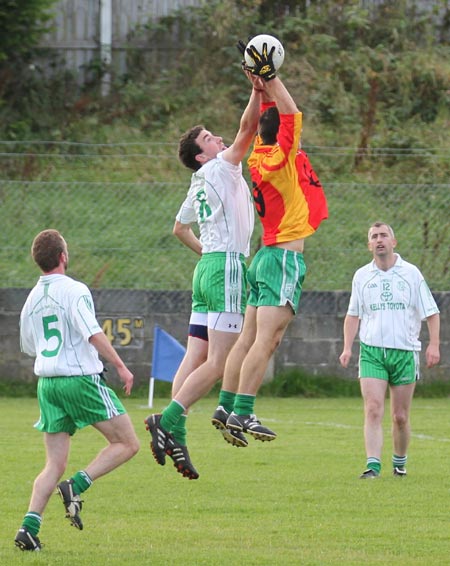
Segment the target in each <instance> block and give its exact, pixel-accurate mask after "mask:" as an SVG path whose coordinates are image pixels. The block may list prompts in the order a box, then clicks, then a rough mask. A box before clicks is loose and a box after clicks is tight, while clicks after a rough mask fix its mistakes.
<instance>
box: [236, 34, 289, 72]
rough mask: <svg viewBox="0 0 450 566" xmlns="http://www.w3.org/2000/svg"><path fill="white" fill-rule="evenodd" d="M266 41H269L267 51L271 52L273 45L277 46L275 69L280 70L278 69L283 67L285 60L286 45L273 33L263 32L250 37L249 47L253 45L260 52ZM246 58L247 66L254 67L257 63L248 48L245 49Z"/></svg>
mask: <svg viewBox="0 0 450 566" xmlns="http://www.w3.org/2000/svg"><path fill="white" fill-rule="evenodd" d="M264 43H267V53H270V50H271V49H272V47H274V46H275V51H274V52H273V56H272V60H273V64H274V66H275V70H277V71H278V69H279V68H280V67H281V65H282V64H283V61H284V47H283V45H282V43H281V41H280V40H279V39H277V38H276V37H274V36H273V35H267V34H265V33H263V34H261V35H256V36H255V37H253V38H252V39H250V41H249V42H248V43H247V47H250V45H253V47H254V48H255V49H256V51H258V53H262V49H263V45H264ZM244 58H245V64H246V65H247V67H253V65H254V64H255V63H254V61H253V59H252V58H251V57H250V55H249V54H248V53H247V49H246V50H245V54H244Z"/></svg>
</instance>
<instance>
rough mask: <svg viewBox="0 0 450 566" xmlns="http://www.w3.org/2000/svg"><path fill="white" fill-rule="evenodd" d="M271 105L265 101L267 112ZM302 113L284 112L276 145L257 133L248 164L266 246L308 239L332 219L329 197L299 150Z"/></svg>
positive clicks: (281, 116) (304, 154)
mask: <svg viewBox="0 0 450 566" xmlns="http://www.w3.org/2000/svg"><path fill="white" fill-rule="evenodd" d="M268 106H270V104H265V105H264V104H263V105H262V107H261V110H262V111H264V110H265V109H266V108H268ZM301 130H302V113H301V112H298V113H296V114H280V128H279V131H278V135H277V142H278V143H277V144H276V145H263V144H262V140H261V138H260V137H259V136H256V139H255V143H254V147H253V151H252V153H251V155H250V157H249V159H248V166H249V169H250V175H251V178H252V183H253V200H254V203H255V208H256V211H257V212H258V214H259V217H260V220H261V223H262V226H263V243H264V245H265V246H270V245H273V244H279V243H282V242H290V241H292V240H297V239H300V238H306V237H307V236H310V235H311V234H313V233H314V232H315V231H316V229H317V228H318V226H319V224H320V223H321V221H322V220H324V219H325V218H328V208H327V201H326V197H325V194H324V191H323V188H322V185H321V184H320V181H319V179H318V177H317V175H316V173H315V172H314V169H313V168H312V165H311V163H310V162H309V159H308V156H307V154H306V153H305V152H304V151H302V150H301V149H299V145H300V137H301Z"/></svg>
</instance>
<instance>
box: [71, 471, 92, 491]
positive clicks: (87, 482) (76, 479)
mask: <svg viewBox="0 0 450 566" xmlns="http://www.w3.org/2000/svg"><path fill="white" fill-rule="evenodd" d="M71 479H72V480H73V490H74V492H75V493H76V494H78V495H79V494H80V493H83V491H86V490H87V489H88V488H89V487H91V485H92V480H91V478H90V477H89V475H88V474H87V473H86V472H84V471H83V470H80V471H79V472H77V473H76V474H75V475H73V476H72V477H71Z"/></svg>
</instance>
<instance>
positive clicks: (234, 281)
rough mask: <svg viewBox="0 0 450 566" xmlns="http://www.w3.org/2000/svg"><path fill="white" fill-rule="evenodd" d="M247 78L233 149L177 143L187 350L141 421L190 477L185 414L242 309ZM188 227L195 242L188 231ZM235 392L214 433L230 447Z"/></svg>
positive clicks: (190, 140) (197, 133) (228, 394)
mask: <svg viewBox="0 0 450 566" xmlns="http://www.w3.org/2000/svg"><path fill="white" fill-rule="evenodd" d="M246 74H247V77H248V78H249V80H250V82H251V83H252V85H253V88H252V92H251V95H250V99H249V102H248V105H247V107H246V109H245V111H244V113H243V115H242V117H241V121H240V127H239V131H238V133H237V135H236V137H235V139H234V142H233V143H232V145H230V146H229V147H226V146H225V144H224V142H223V139H222V137H220V136H218V135H215V134H212V133H211V132H210V131H208V130H207V129H206V128H205V127H204V126H202V125H197V126H194V127H193V128H191V129H190V130H188V131H187V132H186V133H185V134H184V135H183V136H182V138H181V139H180V144H179V158H180V160H181V161H182V163H183V164H184V165H185V166H186V167H188V168H189V169H192V170H193V171H194V173H193V175H192V178H191V185H190V188H189V191H188V194H187V197H186V199H185V201H184V202H183V204H182V206H181V208H180V210H179V212H178V214H177V216H176V221H175V225H174V228H173V232H174V234H175V235H176V236H177V237H178V238H179V239H180V240H181V242H183V243H184V244H185V245H186V246H187V247H188V248H190V249H191V250H193V251H194V252H196V253H197V254H199V255H200V256H201V258H200V260H199V262H198V264H197V266H196V268H195V271H194V276H193V293H192V313H191V318H190V321H189V338H188V345H187V352H186V356H185V358H184V360H183V361H182V363H181V366H180V368H179V370H178V372H177V374H176V376H175V378H174V382H173V388H172V401H171V403H170V404H169V405H168V407H166V408H165V409H164V411H163V412H162V414H154V415H150V416H149V417H148V418H147V419H146V420H145V422H146V424H147V428H148V430H149V431H150V433H151V436H152V440H151V449H152V452H153V455H154V457H155V459H156V461H157V462H158V464H160V465H164V464H165V458H166V454H168V455H169V456H170V457H171V458H172V460H173V461H174V465H175V467H176V469H177V471H178V472H179V473H181V474H182V475H183V476H184V477H187V478H189V479H197V478H198V477H199V474H198V472H197V470H196V469H195V468H194V466H193V465H192V462H191V460H190V457H189V453H188V450H187V446H186V427H185V423H186V416H187V412H188V409H189V408H190V407H191V406H192V405H193V404H194V403H195V402H196V401H198V400H199V399H201V398H202V397H203V396H204V395H205V394H206V393H208V392H209V391H210V389H211V388H212V386H213V385H214V384H215V383H216V382H217V381H218V380H220V379H221V378H222V376H223V371H224V368H225V361H226V358H227V356H228V353H229V352H230V350H231V348H232V346H233V345H234V343H235V342H236V340H237V338H238V335H239V333H240V331H241V329H242V323H243V316H244V312H245V307H246V297H247V278H246V272H247V268H246V264H245V258H246V257H248V256H249V253H250V238H251V235H252V231H253V225H254V211H253V203H252V200H251V195H250V190H249V188H248V185H247V183H246V181H245V179H244V178H243V176H242V164H241V161H242V159H243V158H244V156H245V154H246V153H247V151H248V149H249V147H250V144H251V142H252V140H253V138H254V135H255V132H256V129H257V124H258V118H259V105H260V102H261V100H260V94H261V87H262V85H261V83H260V80H261V79H258V78H253V77H251V76H250V74H249V73H246ZM194 223H197V225H198V228H199V232H200V237H199V238H197V237H196V235H195V233H194V231H193V230H192V228H191V225H192V224H194ZM236 387H237V384H236ZM235 393H236V391H224V390H221V391H220V394H219V405H220V406H221V407H222V408H223V411H222V413H221V414H220V415H219V417H220V418H219V419H218V420H217V428H218V429H219V430H220V431H221V432H222V434H223V435H224V438H225V439H226V440H227V441H228V442H230V443H231V444H233V445H235V446H246V445H247V440H246V438H245V436H244V435H243V434H241V433H239V432H237V433H234V432H231V433H230V432H229V431H227V429H226V426H225V424H226V421H227V418H228V415H229V412H231V410H232V408H233V404H234V397H235Z"/></svg>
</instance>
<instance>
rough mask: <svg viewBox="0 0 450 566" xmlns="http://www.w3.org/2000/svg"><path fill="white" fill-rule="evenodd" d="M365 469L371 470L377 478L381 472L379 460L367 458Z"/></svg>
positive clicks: (371, 457)
mask: <svg viewBox="0 0 450 566" xmlns="http://www.w3.org/2000/svg"><path fill="white" fill-rule="evenodd" d="M367 469H368V470H373V471H374V472H375V473H376V474H377V476H378V475H380V472H381V461H380V459H379V458H374V457H373V456H369V458H367Z"/></svg>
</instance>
